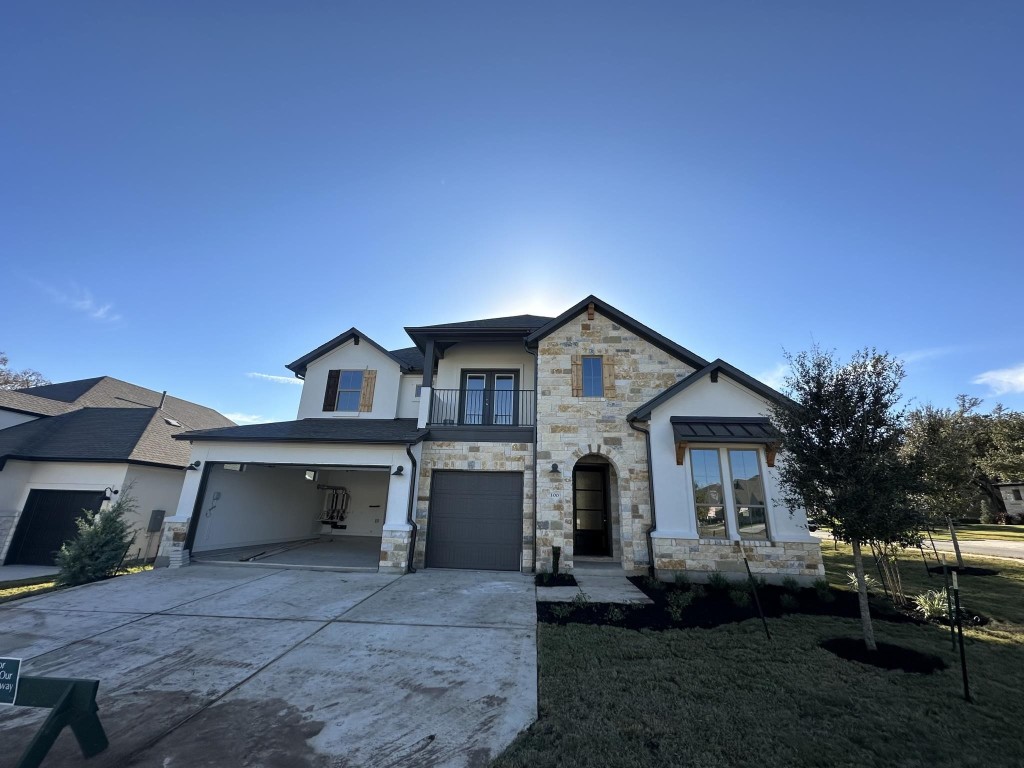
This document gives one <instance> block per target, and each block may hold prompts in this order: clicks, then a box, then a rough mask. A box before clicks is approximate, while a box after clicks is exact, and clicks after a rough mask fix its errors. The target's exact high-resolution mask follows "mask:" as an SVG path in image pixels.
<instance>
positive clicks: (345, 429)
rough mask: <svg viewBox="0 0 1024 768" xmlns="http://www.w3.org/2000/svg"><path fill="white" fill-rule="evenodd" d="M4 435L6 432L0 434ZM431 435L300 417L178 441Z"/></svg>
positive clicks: (375, 423)
mask: <svg viewBox="0 0 1024 768" xmlns="http://www.w3.org/2000/svg"><path fill="white" fill-rule="evenodd" d="M0 434H2V433H0ZM426 434H427V430H426V429H417V428H416V419H297V420H295V421H278V422H273V423H270V424H247V425H245V426H242V427H228V428H226V429H206V430H201V431H198V432H185V433H182V434H178V435H175V439H177V440H196V441H203V440H217V441H226V442H239V441H254V442H268V443H282V442H283V443H307V442H312V443H368V444H380V443H418V442H419V441H420V440H422V439H423V438H424V437H425V436H426Z"/></svg>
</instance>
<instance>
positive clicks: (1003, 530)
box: [924, 523, 1024, 543]
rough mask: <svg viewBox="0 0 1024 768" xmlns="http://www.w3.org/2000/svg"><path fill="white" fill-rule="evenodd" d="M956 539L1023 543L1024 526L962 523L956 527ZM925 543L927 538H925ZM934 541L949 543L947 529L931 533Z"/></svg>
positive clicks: (938, 529)
mask: <svg viewBox="0 0 1024 768" xmlns="http://www.w3.org/2000/svg"><path fill="white" fill-rule="evenodd" d="M956 537H957V538H958V539H960V541H982V540H988V541H1019V542H1021V543H1024V525H986V524H984V523H964V524H962V525H957V526H956ZM924 538H925V542H926V543H927V541H928V537H927V536H925V537H924ZM932 538H933V539H935V540H936V541H940V540H942V541H949V539H950V536H949V529H948V528H936V529H935V530H934V531H932Z"/></svg>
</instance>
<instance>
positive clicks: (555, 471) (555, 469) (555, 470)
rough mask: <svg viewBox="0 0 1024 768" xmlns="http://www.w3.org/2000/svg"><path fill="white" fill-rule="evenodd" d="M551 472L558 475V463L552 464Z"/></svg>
mask: <svg viewBox="0 0 1024 768" xmlns="http://www.w3.org/2000/svg"><path fill="white" fill-rule="evenodd" d="M551 474H553V475H557V474H558V465H557V464H552V465H551Z"/></svg>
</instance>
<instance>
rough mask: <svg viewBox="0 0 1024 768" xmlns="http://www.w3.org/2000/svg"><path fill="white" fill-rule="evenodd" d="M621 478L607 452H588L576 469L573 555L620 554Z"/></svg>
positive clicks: (612, 555) (573, 470) (615, 555)
mask: <svg viewBox="0 0 1024 768" xmlns="http://www.w3.org/2000/svg"><path fill="white" fill-rule="evenodd" d="M618 501H619V491H618V478H617V476H616V473H615V467H614V466H613V465H612V463H611V462H610V461H608V459H606V458H605V457H604V456H600V455H597V454H588V455H586V456H583V457H582V458H580V460H579V461H577V462H576V465H575V466H574V467H573V469H572V516H573V556H574V557H576V558H579V557H608V558H618V557H619V556H620V553H621V547H620V546H619V514H618V506H619V505H618Z"/></svg>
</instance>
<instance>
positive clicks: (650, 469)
mask: <svg viewBox="0 0 1024 768" xmlns="http://www.w3.org/2000/svg"><path fill="white" fill-rule="evenodd" d="M627 423H628V424H629V426H630V429H633V430H635V431H637V432H643V434H644V443H645V444H646V446H647V494H648V495H649V496H650V497H651V524H650V525H649V526H648V527H647V530H646V531H644V535H645V536H646V537H647V555H648V561H649V563H650V564H649V565H648V566H647V573H648V575H649V576H650V577H651V578H652V579H653V578H655V576H654V538H653V537H652V536H651V531H653V530H654V529H655V528H657V526H658V516H657V514H656V513H655V509H654V465H653V463H652V461H651V431H650V430H649V429H644V428H643V427H638V426H637V425H636V422H634V421H627Z"/></svg>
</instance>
